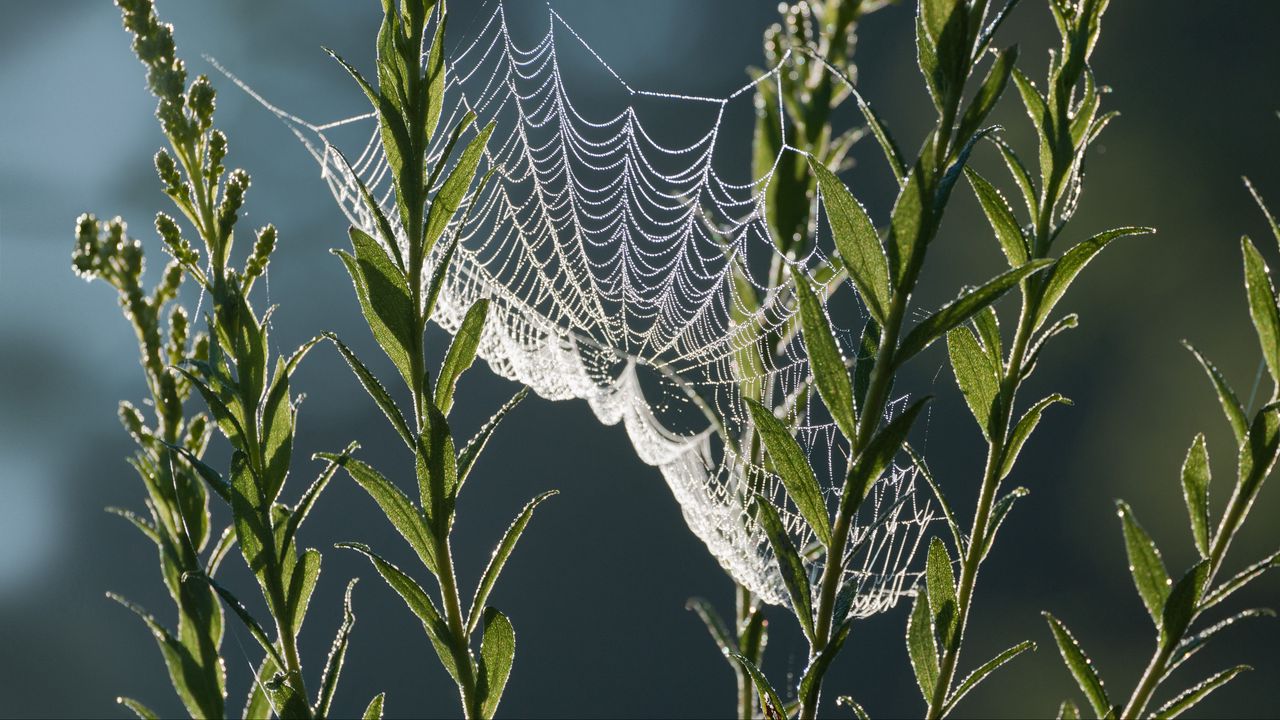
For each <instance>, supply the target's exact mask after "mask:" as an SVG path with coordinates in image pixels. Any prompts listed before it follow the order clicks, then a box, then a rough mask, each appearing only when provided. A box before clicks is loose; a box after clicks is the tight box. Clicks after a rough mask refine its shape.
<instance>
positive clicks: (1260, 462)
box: [1218, 405, 1280, 537]
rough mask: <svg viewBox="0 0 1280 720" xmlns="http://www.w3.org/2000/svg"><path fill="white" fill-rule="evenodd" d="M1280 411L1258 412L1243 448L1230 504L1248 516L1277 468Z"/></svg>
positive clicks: (1279, 448) (1267, 409)
mask: <svg viewBox="0 0 1280 720" xmlns="http://www.w3.org/2000/svg"><path fill="white" fill-rule="evenodd" d="M1278 409H1280V406H1277V405H1268V406H1267V407H1264V408H1263V409H1262V410H1260V411H1258V414H1257V415H1255V416H1254V418H1253V424H1252V425H1250V426H1249V439H1248V440H1247V441H1246V442H1245V444H1244V445H1242V446H1241V447H1240V457H1239V460H1238V463H1237V480H1236V490H1235V497H1233V498H1232V501H1231V504H1233V505H1234V504H1236V503H1242V507H1243V508H1244V511H1245V512H1248V510H1249V507H1250V506H1251V505H1252V504H1253V500H1254V498H1255V497H1257V495H1258V491H1259V490H1260V489H1261V488H1262V482H1263V481H1264V480H1266V479H1267V476H1268V475H1270V474H1271V469H1272V468H1273V467H1275V464H1276V453H1277V451H1280V416H1278V415H1277V410H1278ZM1224 521H1225V518H1224ZM1243 521H1244V516H1243V515H1241V516H1240V518H1239V522H1243ZM1224 531H1228V529H1227V528H1219V530H1218V532H1219V533H1222V532H1224ZM1234 531H1235V528H1231V529H1230V530H1229V532H1234ZM1228 537H1230V535H1228Z"/></svg>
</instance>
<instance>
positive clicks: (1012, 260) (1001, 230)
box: [964, 168, 1028, 267]
mask: <svg viewBox="0 0 1280 720" xmlns="http://www.w3.org/2000/svg"><path fill="white" fill-rule="evenodd" d="M964 174H965V177H966V178H968V179H969V185H970V187H972V188H973V193H974V194H975V195H977V196H978V202H979V204H981V205H982V212H983V213H985V214H986V216H987V222H988V223H990V224H991V229H992V230H993V231H995V234H996V240H998V241H999V242H1000V249H1001V250H1003V251H1004V256H1005V257H1006V258H1008V259H1009V267H1018V266H1020V265H1023V264H1024V263H1026V262H1027V259H1028V255H1027V239H1026V236H1025V235H1023V234H1022V226H1021V225H1020V224H1018V219H1017V218H1015V217H1014V216H1013V210H1011V209H1009V202H1008V201H1007V200H1005V199H1004V195H1001V194H1000V191H999V190H997V189H996V188H995V186H994V185H992V184H991V183H989V182H987V181H986V180H985V179H984V178H983V177H982V176H981V175H979V174H978V172H977V171H976V170H973V169H972V168H965V171H964Z"/></svg>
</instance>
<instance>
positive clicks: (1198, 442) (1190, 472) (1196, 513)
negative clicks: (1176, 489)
mask: <svg viewBox="0 0 1280 720" xmlns="http://www.w3.org/2000/svg"><path fill="white" fill-rule="evenodd" d="M1209 480H1210V472H1209V448H1208V446H1207V445H1206V444H1205V439H1204V434H1203V433H1201V434H1199V435H1196V438H1195V440H1192V441H1191V449H1190V450H1188V451H1187V459H1186V460H1184V461H1183V463H1182V498H1183V500H1185V501H1186V503H1187V516H1188V517H1189V518H1190V519H1191V535H1192V537H1194V538H1195V542H1196V549H1197V550H1199V551H1200V557H1202V558H1206V557H1209Z"/></svg>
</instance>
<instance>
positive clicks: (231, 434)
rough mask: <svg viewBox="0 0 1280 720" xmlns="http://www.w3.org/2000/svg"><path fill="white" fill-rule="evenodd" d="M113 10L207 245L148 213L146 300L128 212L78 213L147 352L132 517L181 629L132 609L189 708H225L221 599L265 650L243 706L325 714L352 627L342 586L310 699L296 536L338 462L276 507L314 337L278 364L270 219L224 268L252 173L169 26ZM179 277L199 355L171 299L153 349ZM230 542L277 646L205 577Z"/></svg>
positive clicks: (81, 237) (81, 238)
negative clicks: (149, 542) (261, 311)
mask: <svg viewBox="0 0 1280 720" xmlns="http://www.w3.org/2000/svg"><path fill="white" fill-rule="evenodd" d="M117 4H118V5H119V6H120V8H121V11H122V13H123V16H124V24H125V28H126V29H128V30H129V31H130V32H131V33H133V35H134V43H133V48H134V52H135V53H136V54H137V55H138V58H139V59H140V60H141V61H142V62H143V64H144V65H145V66H146V67H147V70H148V73H147V81H148V85H149V86H150V89H151V91H152V93H153V94H154V95H155V96H156V98H157V100H158V101H159V105H158V107H157V110H156V115H157V117H158V118H159V120H160V125H161V128H162V130H163V131H164V134H165V137H166V138H167V139H168V141H169V144H170V149H169V150H160V151H159V152H158V153H157V154H156V157H155V164H156V170H157V172H158V174H159V176H160V181H161V183H162V184H163V185H164V190H165V194H166V195H168V196H169V198H170V199H171V200H172V201H173V203H174V205H175V206H176V207H177V209H178V210H179V212H180V213H181V214H182V216H183V217H185V218H186V220H187V221H188V222H189V223H190V226H191V228H192V229H193V230H194V231H195V233H196V235H197V236H198V238H199V241H200V243H201V244H202V246H203V251H204V253H203V260H202V255H201V251H200V250H198V249H197V248H196V247H195V246H193V245H192V243H191V242H190V241H189V240H188V239H187V238H186V237H184V236H183V231H182V229H181V228H180V226H179V224H178V222H177V221H175V220H174V219H173V218H172V217H170V216H169V215H167V214H165V213H159V214H157V216H156V222H155V225H156V230H157V231H158V232H159V234H160V237H161V239H162V240H163V242H164V245H165V248H166V250H167V251H168V252H169V254H170V255H172V256H173V258H174V260H173V262H172V263H170V265H169V267H168V268H167V269H166V271H165V277H164V279H163V280H162V281H161V283H160V285H159V286H158V288H157V289H156V290H155V291H154V292H153V293H152V294H151V295H150V296H149V297H148V296H146V295H145V294H144V293H143V292H142V289H141V284H140V280H139V278H140V276H141V273H142V265H143V263H142V249H141V245H140V244H139V243H138V242H137V241H130V240H128V238H127V237H126V236H125V226H124V224H123V222H120V221H119V220H116V221H112V222H111V223H108V225H107V227H106V235H105V238H104V237H103V236H102V229H101V227H100V224H99V223H98V222H97V221H96V220H94V219H93V218H92V217H91V216H84V217H82V218H81V220H80V222H79V224H78V226H77V235H78V238H77V249H76V254H75V260H74V262H75V267H76V269H77V270H78V271H79V272H81V273H82V274H85V275H88V276H95V275H96V276H101V277H103V278H105V279H106V280H108V281H109V282H110V283H112V284H113V285H115V286H116V287H117V288H118V289H119V290H120V292H121V294H122V301H123V303H124V305H125V308H126V312H127V314H128V315H129V316H130V318H131V319H132V320H133V323H134V327H135V330H136V331H137V334H138V338H139V341H140V344H141V346H142V355H143V367H144V369H145V371H146V374H147V379H148V385H149V386H150V388H151V391H152V396H153V400H154V402H155V406H156V411H157V419H158V424H157V427H156V428H155V429H151V428H147V427H146V426H145V425H144V424H143V421H142V417H141V414H140V413H138V411H137V410H135V409H133V407H132V406H130V405H127V404H126V405H124V406H122V417H123V418H124V420H125V424H126V426H127V427H128V428H129V429H130V431H131V433H133V435H134V437H135V439H136V440H137V441H138V443H139V445H140V452H139V454H138V456H137V457H136V458H135V467H136V468H138V471H139V473H140V474H141V475H142V476H143V479H144V481H145V483H146V484H147V487H148V490H149V498H148V509H149V510H150V511H151V514H152V522H150V523H148V522H146V521H145V520H142V519H140V518H138V517H136V516H133V515H126V517H129V518H130V519H131V520H133V522H134V524H135V525H137V526H138V527H139V528H140V529H141V530H142V531H143V532H144V533H145V534H147V535H148V536H149V537H151V538H152V539H153V540H154V541H155V542H156V543H157V545H158V546H159V547H160V549H161V565H162V569H163V571H164V575H165V580H166V584H167V585H169V589H170V593H171V594H172V595H173V596H174V598H175V600H176V601H177V603H178V606H179V630H178V636H177V637H176V638H175V637H174V636H173V635H171V634H170V633H169V632H168V631H167V630H166V629H165V628H164V627H163V626H161V625H160V624H159V623H158V622H157V621H155V620H154V619H152V618H151V617H150V616H149V615H147V614H146V613H145V612H142V611H141V610H140V609H137V608H134V609H135V611H137V612H138V613H139V614H140V615H141V616H142V617H143V619H144V620H145V621H146V622H147V624H148V626H149V627H150V629H151V631H152V633H153V634H154V635H155V636H156V639H157V642H158V643H159V644H160V648H161V650H162V652H163V654H164V656H165V661H166V663H167V665H168V668H169V674H170V678H171V680H172V681H173V684H174V688H175V689H176V690H177V692H178V695H179V696H180V697H181V698H182V701H183V703H184V704H185V705H186V707H187V710H188V711H189V712H190V713H191V714H192V715H193V716H195V717H221V716H223V715H224V713H225V693H226V689H225V688H226V686H225V669H224V663H223V661H222V658H221V657H220V656H219V654H218V649H219V645H220V642H221V639H222V615H221V613H220V611H219V609H218V607H217V604H216V601H215V600H214V598H213V595H214V594H216V595H217V596H219V597H221V599H222V601H223V602H225V603H226V604H227V606H228V607H230V608H231V609H232V611H233V612H234V613H235V614H236V615H237V616H238V617H239V619H240V620H241V621H243V622H244V624H245V626H246V627H247V628H248V630H249V632H250V634H251V635H252V636H253V637H254V639H255V640H257V642H258V643H259V644H260V645H261V646H262V649H263V651H264V653H265V654H266V658H265V659H264V660H263V663H262V666H261V668H260V670H259V672H258V673H257V677H256V678H255V681H254V683H253V687H252V691H251V693H250V697H249V700H248V703H247V705H246V706H245V708H244V711H243V713H244V715H246V716H248V717H265V716H267V715H269V714H271V713H275V714H276V715H279V716H280V717H304V718H311V717H324V716H326V715H327V714H328V712H329V707H330V704H331V702H332V700H333V697H334V691H335V688H336V684H337V680H338V674H339V672H340V671H341V668H342V662H343V658H344V656H345V653H346V648H347V642H348V638H349V636H350V632H351V627H352V624H353V622H354V617H353V615H352V614H351V585H349V586H348V588H347V599H346V604H345V609H344V622H343V624H342V626H341V628H340V629H339V631H338V636H337V638H336V639H335V641H334V644H333V649H332V652H331V653H330V656H329V659H328V661H327V663H326V666H325V669H324V674H323V679H322V682H321V687H320V688H319V690H318V691H317V692H316V696H315V701H314V702H312V701H311V700H310V699H309V696H308V694H307V690H306V686H305V684H304V681H303V672H302V662H301V658H300V657H299V654H298V645H297V640H298V635H299V633H300V631H301V629H302V624H303V620H304V619H305V616H306V612H307V609H308V606H309V604H310V598H311V594H312V592H313V591H314V590H315V586H316V581H317V580H318V578H319V574H320V561H321V556H320V553H319V552H318V551H316V550H314V549H308V550H306V551H304V552H302V553H301V554H299V552H298V549H297V532H298V529H299V527H300V526H301V524H302V522H303V520H304V519H305V518H306V516H307V513H308V512H309V511H310V509H311V508H312V506H313V505H314V503H315V501H316V499H317V498H318V497H319V495H320V493H321V491H322V490H323V489H324V487H325V485H326V484H327V483H328V481H329V479H330V478H331V477H332V476H333V474H334V472H335V470H336V465H335V464H334V463H332V462H331V463H328V467H327V468H326V469H325V470H324V471H323V472H322V473H321V474H320V476H319V478H318V479H317V480H316V481H315V482H314V483H313V484H312V485H311V486H310V487H309V488H308V489H307V491H306V492H305V493H304V494H303V495H302V498H301V499H300V500H299V501H298V503H297V504H296V505H294V506H293V507H290V506H287V505H284V504H282V503H280V502H279V501H278V499H279V497H280V494H281V490H282V489H283V487H284V483H285V479H286V477H287V476H288V473H289V468H290V461H291V459H292V454H293V440H294V429H295V417H294V415H295V407H294V402H293V398H292V397H291V395H290V390H289V380H290V377H291V375H292V373H293V371H294V370H295V369H296V367H297V365H298V363H299V361H301V359H302V357H303V356H304V355H305V354H306V352H307V350H308V349H310V348H311V347H312V346H313V345H314V344H315V342H316V341H312V342H309V343H307V344H306V345H304V346H303V347H302V348H300V349H299V350H298V351H297V352H295V353H294V354H293V355H292V356H290V357H289V358H287V359H286V358H277V359H276V361H275V366H274V371H272V369H271V368H272V364H271V356H270V350H269V345H268V342H267V328H266V325H265V323H264V321H263V320H262V319H260V318H259V316H258V314H257V313H255V312H254V310H253V307H252V305H251V303H250V301H249V295H250V292H251V291H252V289H253V286H254V282H255V280H257V279H258V278H259V277H261V276H262V275H263V274H264V273H265V272H266V269H267V265H268V263H269V262H270V259H271V254H272V252H273V251H274V250H275V247H276V230H275V228H274V227H272V226H270V225H268V226H266V227H264V228H262V229H261V230H259V231H258V232H257V234H256V239H255V242H254V244H253V246H252V249H251V251H250V252H249V254H248V256H247V257H246V259H245V261H244V266H243V268H242V269H241V270H236V269H234V268H233V267H232V266H231V263H230V257H231V251H232V247H233V245H234V227H235V224H236V221H237V218H238V216H239V212H240V208H241V206H242V205H243V203H244V196H245V192H246V191H247V190H248V187H249V175H248V174H247V173H245V172H244V171H243V170H234V171H232V172H231V173H229V174H228V173H227V172H226V167H225V166H224V165H223V162H224V160H225V159H226V157H227V147H228V146H227V138H226V136H225V135H224V134H223V133H222V132H221V131H219V130H217V129H215V128H214V127H213V112H214V99H215V93H214V90H213V87H212V85H210V83H209V81H208V78H206V77H204V76H200V77H197V78H196V79H195V80H194V81H193V82H192V83H191V85H190V86H189V87H188V88H186V89H185V90H184V86H185V85H186V84H187V73H186V68H185V65H184V64H183V62H182V60H181V59H180V58H178V57H177V55H176V53H175V46H174V41H173V30H172V27H171V26H169V25H167V24H164V23H161V22H160V21H159V20H158V19H157V17H156V14H155V8H154V6H153V3H152V2H151V0H117ZM184 275H185V276H189V277H191V278H193V279H194V280H195V281H196V282H197V283H199V284H200V286H201V288H202V290H203V292H204V293H206V294H207V295H208V296H209V298H210V301H211V304H212V307H211V309H210V312H209V314H208V317H207V322H208V325H209V330H210V333H209V334H210V335H211V337H212V340H207V339H202V340H200V341H198V342H197V345H196V349H195V351H194V352H192V351H190V350H188V348H187V343H186V335H187V333H188V330H187V325H188V322H187V316H186V313H185V311H184V310H182V309H181V308H180V307H179V308H176V309H175V310H174V311H173V313H172V314H171V316H170V318H171V319H170V328H169V333H168V334H169V339H168V343H167V345H166V347H164V348H163V349H162V348H161V332H160V328H159V315H160V312H161V310H162V309H163V307H164V306H165V305H166V304H168V303H169V302H171V301H172V300H173V299H174V298H175V296H176V293H177V289H178V286H179V283H180V282H181V280H182V278H183V276H184ZM192 388H195V389H196V390H197V391H199V393H200V394H201V395H202V396H203V398H204V400H205V403H206V405H207V406H208V410H209V412H210V414H211V415H212V417H213V419H214V423H215V424H216V425H217V427H218V428H219V430H220V431H221V432H222V434H223V435H224V436H226V438H227V439H228V440H229V441H230V444H231V448H232V455H231V463H230V469H229V471H228V472H227V473H225V474H223V473H219V472H218V471H217V470H215V469H213V468H212V467H210V466H209V465H207V464H206V463H205V462H204V461H203V460H202V456H203V454H204V450H205V447H206V446H207V443H208V435H209V433H208V431H207V429H206V428H207V423H206V422H205V421H204V420H203V418H204V416H203V415H196V416H194V417H193V418H191V420H190V421H186V420H185V419H184V414H183V408H182V401H183V400H184V399H185V398H186V397H187V396H188V395H189V394H190V392H191V389H192ZM184 426H185V436H183V429H184ZM201 481H203V483H204V484H207V485H208V486H209V487H210V488H212V489H213V490H214V492H215V494H217V495H218V497H220V498H221V499H222V500H224V501H225V502H226V503H227V504H228V506H229V507H230V510H231V514H232V517H233V522H232V524H231V527H230V528H228V529H227V531H226V532H224V533H223V534H222V536H221V537H220V539H219V540H218V541H217V542H216V543H214V545H213V547H212V549H211V550H209V552H208V557H207V558H206V559H203V560H202V558H201V553H202V551H203V550H204V548H205V547H206V545H207V543H208V539H209V536H210V535H209V529H210V524H211V520H210V513H209V510H208V504H207V500H206V492H205V489H204V487H203V485H202V483H201ZM233 544H238V545H239V546H240V549H241V552H242V554H243V555H244V558H245V561H246V563H248V566H249V569H250V571H251V572H252V573H253V575H254V577H255V579H256V580H257V583H258V585H259V588H260V589H261V591H262V595H263V598H264V599H265V600H266V605H267V609H268V611H269V613H270V615H271V618H272V621H273V624H274V626H275V628H274V631H275V632H274V635H275V639H274V640H273V639H272V638H271V636H270V634H269V633H268V630H267V629H266V628H265V627H264V626H263V625H262V624H261V623H259V622H258V621H257V620H256V619H255V618H254V617H253V615H252V614H251V613H250V612H249V611H248V610H247V609H246V608H245V606H244V605H243V604H242V603H241V602H240V601H239V600H238V599H237V598H236V597H235V596H234V595H232V593H231V592H230V591H229V590H228V589H226V588H225V587H223V586H222V585H220V584H219V583H218V582H217V581H215V580H214V579H213V575H214V572H215V571H216V570H217V568H218V565H219V562H220V561H221V559H222V557H223V556H224V554H225V553H226V552H227V551H228V550H229V549H230V547H231V546H232V545H233ZM352 585H354V581H352ZM210 591H212V594H211V592H210ZM122 702H125V703H126V704H127V705H129V707H130V708H132V709H133V710H134V711H135V712H136V713H138V714H139V715H140V716H142V717H154V714H153V713H152V712H151V711H150V710H148V709H147V708H146V707H145V706H143V705H142V704H140V703H138V702H136V701H133V700H124V701H122ZM380 705H381V700H380V699H378V700H375V702H374V706H375V707H380Z"/></svg>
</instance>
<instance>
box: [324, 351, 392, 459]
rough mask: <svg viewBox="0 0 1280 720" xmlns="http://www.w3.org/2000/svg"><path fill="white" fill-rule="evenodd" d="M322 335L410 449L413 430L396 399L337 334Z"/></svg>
mask: <svg viewBox="0 0 1280 720" xmlns="http://www.w3.org/2000/svg"><path fill="white" fill-rule="evenodd" d="M324 337H325V339H327V340H328V341H329V342H331V343H333V346H334V347H336V348H337V349H338V353H339V354H340V355H342V359H343V360H346V361H347V365H348V366H349V367H350V368H351V371H352V372H353V373H355V375H356V379H357V380H359V381H360V386H361V387H363V388H364V391H365V392H366V393H368V394H369V397H371V398H373V401H374V402H375V403H377V405H378V409H380V410H382V414H383V415H386V416H387V420H389V421H391V427H393V428H395V429H396V434H398V435H399V436H400V439H401V440H404V444H405V445H407V446H409V449H410V450H412V449H413V431H412V430H410V429H409V423H408V422H407V421H406V420H405V419H404V415H403V414H401V412H400V408H399V407H397V406H396V401H395V400H393V399H391V393H389V392H387V389H386V388H385V387H383V385H382V383H381V382H379V381H378V378H377V377H376V376H375V375H374V374H373V372H372V371H370V370H369V368H368V367H367V366H366V365H365V364H364V363H363V362H361V361H360V358H358V357H356V354H355V352H353V351H352V350H351V348H349V347H347V344H346V343H344V342H342V341H341V340H339V339H338V336H337V335H335V334H334V333H331V332H327V333H325V334H324Z"/></svg>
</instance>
